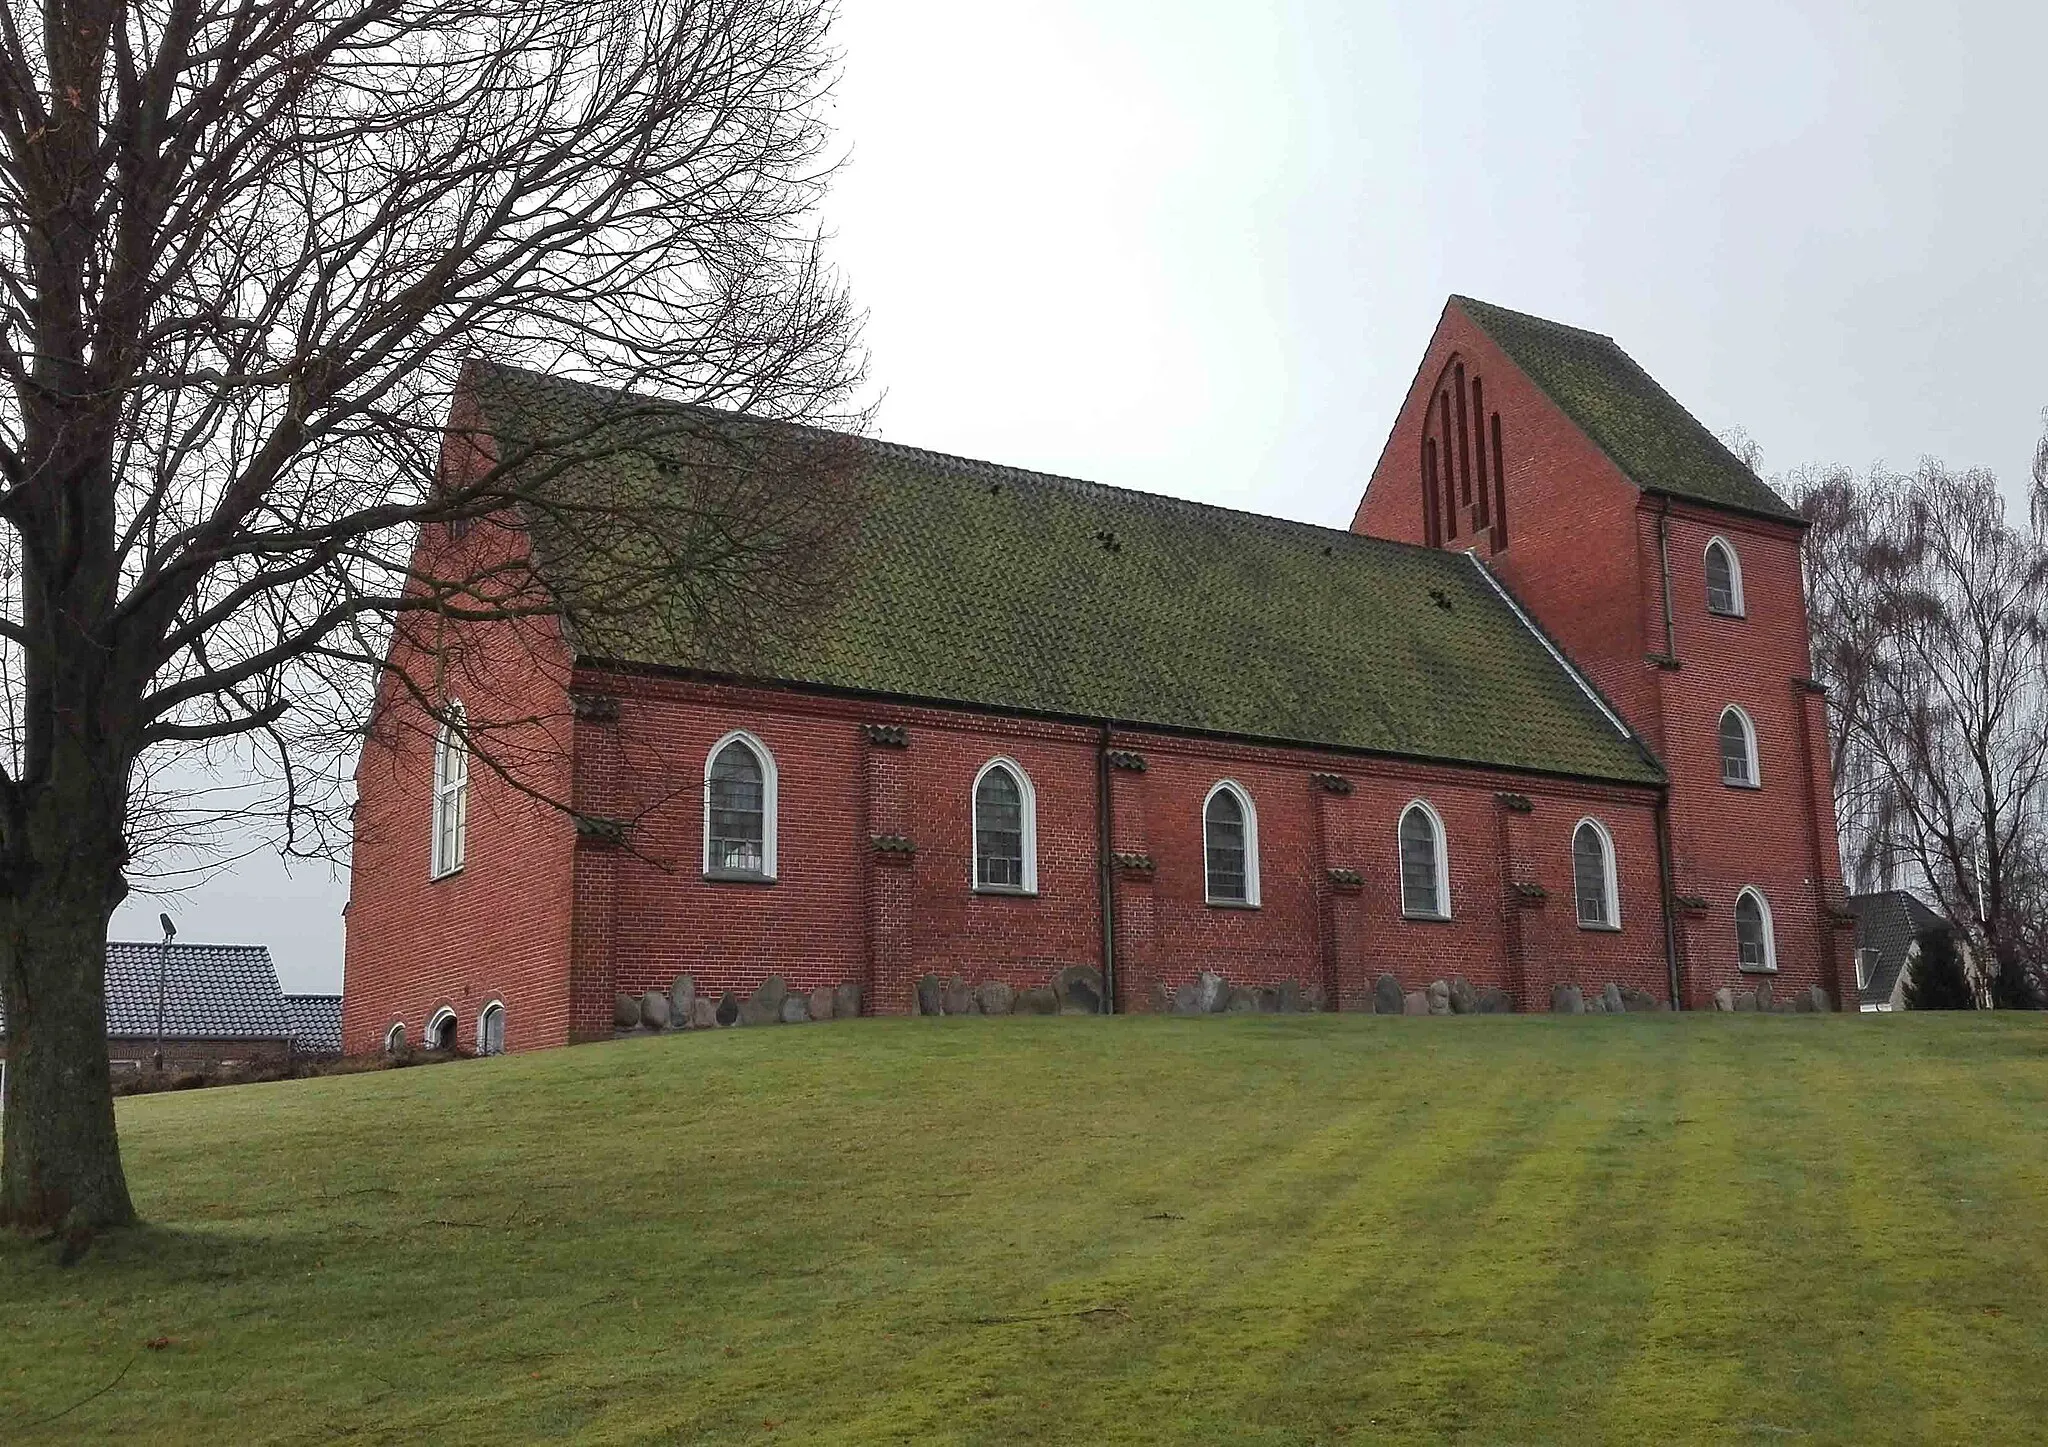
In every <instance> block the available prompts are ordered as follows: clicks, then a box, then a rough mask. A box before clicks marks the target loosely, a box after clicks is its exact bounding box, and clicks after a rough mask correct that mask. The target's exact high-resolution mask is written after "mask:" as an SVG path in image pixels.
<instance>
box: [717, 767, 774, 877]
mask: <svg viewBox="0 0 2048 1447" xmlns="http://www.w3.org/2000/svg"><path fill="white" fill-rule="evenodd" d="M710 795H711V797H710V800H709V803H710V808H711V868H712V869H713V870H714V871H716V872H718V873H721V874H764V873H766V872H767V859H766V856H765V854H764V853H763V850H762V840H763V838H764V837H765V836H764V828H765V823H764V818H763V813H762V804H763V798H764V793H763V788H762V776H761V761H760V760H759V759H757V758H755V757H754V751H753V750H752V749H750V748H748V747H747V746H746V745H745V744H743V743H741V742H740V741H739V740H738V739H734V740H733V741H732V742H731V743H729V744H727V745H726V746H725V747H724V748H722V749H720V750H719V751H718V757H717V758H716V759H715V760H713V761H712V764H711V788H710Z"/></svg>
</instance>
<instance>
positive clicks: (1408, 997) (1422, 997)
mask: <svg viewBox="0 0 2048 1447" xmlns="http://www.w3.org/2000/svg"><path fill="white" fill-rule="evenodd" d="M1401 1013H1402V1014H1403V1015H1427V1014H1428V1013H1429V995H1428V992H1426V991H1423V990H1410V991H1409V992H1408V993H1407V994H1405V995H1403V996H1402V997H1401Z"/></svg>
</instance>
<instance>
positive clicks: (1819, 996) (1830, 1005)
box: [1806, 985, 1835, 1015]
mask: <svg viewBox="0 0 2048 1447" xmlns="http://www.w3.org/2000/svg"><path fill="white" fill-rule="evenodd" d="M1806 995H1807V998H1808V999H1810V1000H1811V1001H1812V1002H1813V1013H1814V1014H1816V1015H1825V1014H1828V1013H1829V1012H1830V1011H1832V1010H1833V1009H1834V1008H1835V1006H1834V1002H1833V1001H1831V1000H1830V999H1828V992H1827V991H1826V990H1823V989H1822V988H1821V987H1820V986H1819V985H1813V986H1810V987H1809V988H1808V989H1807V991H1806Z"/></svg>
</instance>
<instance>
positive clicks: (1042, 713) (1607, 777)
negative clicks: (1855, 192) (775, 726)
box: [575, 549, 1666, 789]
mask: <svg viewBox="0 0 2048 1447" xmlns="http://www.w3.org/2000/svg"><path fill="white" fill-rule="evenodd" d="M1430 551H1435V550H1434V549H1431V550H1430ZM1539 636H1541V635H1539ZM575 666H576V667H577V668H587V669H589V670H591V671H592V672H595V673H618V674H624V675H627V676H629V677H641V678H673V679H681V680H684V681H687V682H691V683H717V684H734V685H743V686H745V687H748V688H760V689H770V690H775V691H779V692H784V693H795V694H802V695H806V696H809V697H815V698H843V699H859V700H862V701H865V702H872V703H887V704H893V705H896V706H898V707H901V708H928V709H945V710H965V711H971V712H973V713H977V714H992V715H995V716H997V717H1000V718H1015V719H1028V720H1031V721H1032V722H1034V723H1053V724H1071V725H1074V726H1076V727H1082V728H1101V727H1103V726H1104V725H1107V726H1108V727H1110V728H1112V729H1122V730H1124V731H1126V732H1129V733H1139V734H1159V735H1161V736H1163V737H1165V738H1180V739H1207V740H1213V741H1215V742H1217V743H1228V744H1252V745H1256V746H1257V747H1260V748H1274V749H1300V750H1301V751H1303V752H1304V753H1321V754H1338V755H1342V756H1343V757H1345V758H1353V759H1387V760H1391V761H1393V762H1397V763H1403V764H1416V765H1426V766H1431V767H1437V768H1442V767H1445V766H1448V767H1451V768H1461V769H1477V770H1481V771H1483V772H1486V773H1493V774H1514V775H1517V776H1519V777H1522V778H1528V779H1560V780H1569V781H1571V782H1573V783H1581V784H1599V785H1602V786H1603V787H1606V788H1615V789H1662V788H1664V787H1665V784H1666V776H1665V773H1664V766H1663V764H1662V763H1660V762H1659V761H1658V760H1657V758H1656V755H1655V754H1654V753H1652V752H1650V750H1649V749H1648V747H1647V746H1646V745H1645V744H1644V743H1643V740H1642V739H1641V738H1640V737H1639V736H1638V735H1636V734H1634V733H1631V732H1629V731H1628V728H1627V726H1626V725H1623V726H1622V730H1621V732H1622V737H1623V738H1625V739H1627V740H1628V741H1629V742H1630V743H1632V744H1634V745H1635V746H1636V748H1637V749H1638V751H1639V752H1641V754H1642V755H1643V760H1644V763H1645V764H1646V765H1647V766H1648V767H1649V768H1650V769H1651V770H1652V771H1653V773H1654V777H1651V778H1623V777H1622V776H1620V775H1618V774H1596V773H1587V772H1582V771H1575V770H1571V769H1546V768H1542V767H1539V766H1537V765H1534V764H1515V763H1501V762H1496V761H1495V760H1492V759H1482V758H1458V757H1451V756H1447V755H1444V754H1420V753H1405V752H1402V751H1401V750H1398V749H1375V748H1369V747H1366V746H1365V745H1362V744H1343V743H1330V742H1327V741H1324V740H1319V739H1302V738H1288V737H1285V736H1282V735H1278V734H1253V733H1230V732H1225V731H1223V730H1220V729H1204V728H1197V727H1193V726H1190V725H1186V724H1167V723H1157V722H1153V721H1151V720H1149V719H1125V718H1102V717H1099V716H1097V715H1095V714H1077V713H1057V712H1053V711H1050V710H1044V709H1032V708H1018V707H1013V706H1010V705H1005V704H993V703H982V702H979V701H977V700H974V699H962V698H932V697H926V696H923V695H919V694H907V693H887V692H882V691H879V690H876V689H866V688H849V687H846V686H844V685H840V684H831V683H812V682H807V681H804V680H799V679H783V678H765V677H757V676H754V675H751V674H743V673H721V672H718V671H716V670H714V669H705V668H687V667H682V666H680V665H676V664H668V663H650V662H646V661H643V660H637V659H622V658H606V657H601V656H599V655H596V654H587V653H585V654H578V655H577V656H576V659H575ZM1567 668H1568V669H1569V668H1570V665H1569V664H1567ZM1570 671H1571V672H1572V674H1573V676H1574V677H1575V678H1578V679H1579V680H1580V683H1581V686H1582V687H1587V688H1590V687H1591V685H1590V684H1587V683H1586V682H1585V681H1584V679H1583V676H1582V675H1579V674H1578V673H1577V670H1576V669H1571V670H1570ZM1593 698H1594V700H1595V701H1596V703H1598V705H1599V707H1600V708H1601V709H1602V711H1603V712H1605V711H1606V710H1607V708H1608V705H1606V704H1605V703H1604V701H1602V696H1601V695H1600V694H1599V693H1598V691H1597V690H1594V692H1593Z"/></svg>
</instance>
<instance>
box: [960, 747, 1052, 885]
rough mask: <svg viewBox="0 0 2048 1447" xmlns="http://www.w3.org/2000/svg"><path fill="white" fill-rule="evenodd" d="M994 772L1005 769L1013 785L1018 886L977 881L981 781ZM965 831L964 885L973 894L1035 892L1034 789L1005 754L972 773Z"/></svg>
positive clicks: (1036, 860) (1035, 808) (1036, 804)
mask: <svg viewBox="0 0 2048 1447" xmlns="http://www.w3.org/2000/svg"><path fill="white" fill-rule="evenodd" d="M996 769H1002V770H1005V771H1006V772H1007V773H1008V774H1009V776H1010V778H1011V780H1012V782H1014V783H1015V784H1016V785H1017V797H1018V800H1019V802H1020V804H1021V807H1022V815H1023V817H1022V819H1021V821H1020V822H1021V826H1022V833H1023V836H1024V869H1023V874H1024V882H1023V884H1021V885H1013V884H983V883H982V882H981V809H980V800H981V781H982V780H983V779H986V778H987V777H988V776H989V774H990V773H991V772H992V771H994V770H996ZM967 832H968V839H969V843H970V844H971V845H972V846H973V847H972V849H971V851H970V853H969V854H968V857H967V883H968V885H969V886H970V887H971V888H972V889H973V890H974V892H975V893H976V894H1036V893H1038V790H1037V788H1036V787H1034V786H1033V784H1032V782H1031V775H1030V774H1029V773H1027V772H1026V771H1025V768H1024V766H1023V765H1022V764H1020V763H1018V762H1017V761H1016V760H1015V759H1013V758H1010V757H1009V756H1008V755H1006V754H998V755H996V757H994V758H992V759H990V760H989V761H988V762H987V763H985V764H983V765H982V766H981V767H980V768H979V769H977V770H975V772H974V784H973V787H971V788H970V789H969V790H968V791H967Z"/></svg>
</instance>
